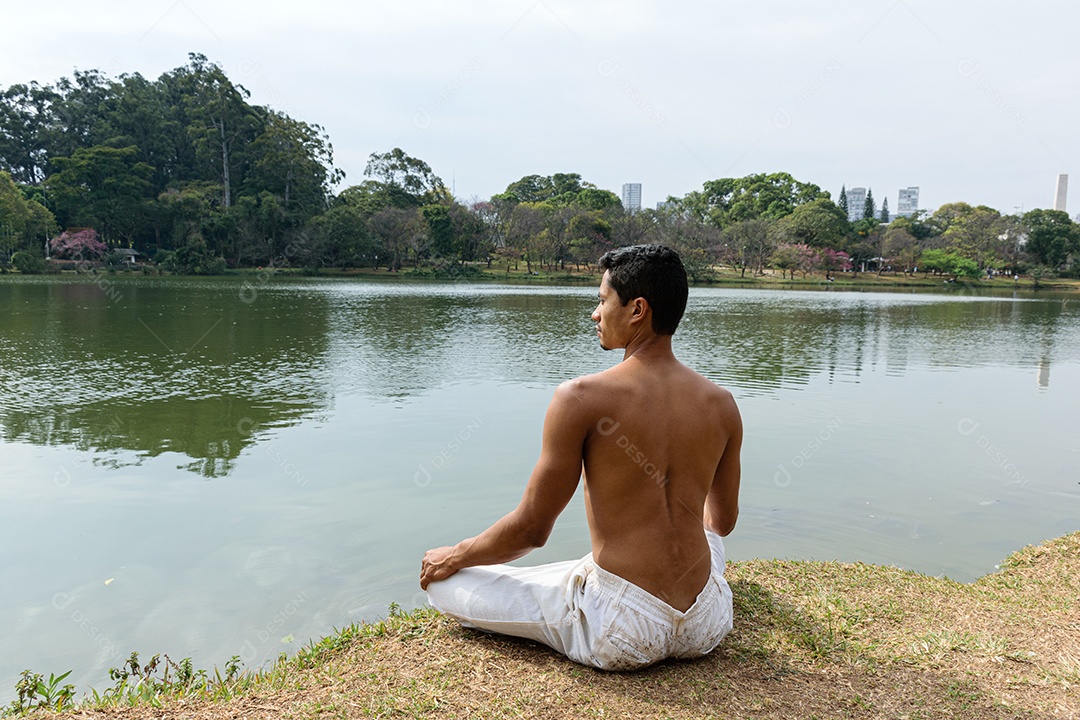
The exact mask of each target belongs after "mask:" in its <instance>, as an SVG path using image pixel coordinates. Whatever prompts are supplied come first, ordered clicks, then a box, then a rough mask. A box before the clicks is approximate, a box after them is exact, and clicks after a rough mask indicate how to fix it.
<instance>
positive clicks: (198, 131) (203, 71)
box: [185, 53, 263, 208]
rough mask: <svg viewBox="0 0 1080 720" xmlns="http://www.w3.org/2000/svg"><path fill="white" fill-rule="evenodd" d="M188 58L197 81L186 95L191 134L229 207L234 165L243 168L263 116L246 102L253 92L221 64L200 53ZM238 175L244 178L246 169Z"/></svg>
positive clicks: (199, 155)
mask: <svg viewBox="0 0 1080 720" xmlns="http://www.w3.org/2000/svg"><path fill="white" fill-rule="evenodd" d="M188 58H189V60H190V71H189V72H190V74H191V76H192V80H193V84H194V92H193V93H192V94H190V95H188V96H187V97H186V98H185V100H186V102H187V112H188V114H189V116H190V118H191V121H192V122H191V124H190V125H189V126H188V134H189V135H190V136H191V139H192V142H193V144H194V146H195V152H196V157H198V158H199V159H200V160H201V161H202V162H203V163H205V164H206V165H207V166H208V167H215V168H216V169H217V172H218V178H219V179H220V181H221V188H222V205H224V206H225V207H226V208H227V207H230V206H231V205H232V202H233V193H232V187H233V173H234V167H237V169H240V168H239V166H240V165H241V163H242V162H243V161H244V160H246V158H245V155H246V152H247V149H248V145H250V143H251V142H253V141H254V140H255V138H256V137H257V136H258V135H259V133H260V132H261V131H262V128H263V117H262V115H261V113H260V112H257V111H256V110H255V108H252V107H251V106H250V105H248V104H247V99H248V98H249V97H250V96H251V93H249V92H248V91H247V89H246V88H245V87H244V86H243V85H234V84H233V83H232V81H231V80H229V78H228V77H227V76H226V75H225V72H224V71H223V70H222V69H221V67H220V66H218V65H217V64H216V63H211V62H209V61H207V59H206V56H205V55H200V54H198V53H190V54H189V55H188ZM239 175H240V177H243V172H240V173H239Z"/></svg>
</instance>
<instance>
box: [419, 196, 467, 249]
mask: <svg viewBox="0 0 1080 720" xmlns="http://www.w3.org/2000/svg"><path fill="white" fill-rule="evenodd" d="M420 217H421V218H423V220H424V224H425V226H426V230H427V234H428V239H429V240H430V242H431V249H432V251H433V252H434V254H435V256H436V257H439V258H444V259H450V260H457V259H458V257H459V253H458V248H456V247H455V244H454V226H453V222H452V221H451V219H450V210H449V208H447V207H446V206H445V205H425V206H423V207H422V208H420Z"/></svg>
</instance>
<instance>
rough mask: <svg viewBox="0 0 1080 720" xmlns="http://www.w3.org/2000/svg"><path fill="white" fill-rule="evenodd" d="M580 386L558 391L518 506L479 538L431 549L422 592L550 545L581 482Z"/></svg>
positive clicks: (584, 423) (584, 426) (583, 430)
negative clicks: (469, 569)
mask: <svg viewBox="0 0 1080 720" xmlns="http://www.w3.org/2000/svg"><path fill="white" fill-rule="evenodd" d="M578 382H580V381H575V380H572V381H569V382H565V383H563V384H562V385H560V386H559V388H558V389H557V390H556V391H555V396H554V397H553V398H552V400H551V404H550V405H549V406H548V410H547V415H546V416H545V418H544V434H543V443H542V447H541V450H540V459H539V460H538V461H537V463H536V467H535V468H533V471H532V475H531V476H530V477H529V483H528V485H527V486H526V488H525V495H524V497H522V498H521V502H520V503H519V504H518V506H517V507H516V508H514V510H512V511H511V512H509V513H508V514H506V515H504V516H503V517H502V518H500V519H499V520H498V521H496V522H495V524H493V525H492V526H491V527H489V528H488V529H487V530H485V531H484V532H482V533H480V534H479V535H477V536H476V537H472V538H468V539H465V540H462V541H461V542H459V543H458V544H457V545H455V546H453V547H442V548H435V549H434V550H428V551H427V553H425V554H424V560H423V563H422V564H421V570H420V587H421V588H422V589H424V590H426V589H427V586H428V583H430V582H433V581H435V580H443V579H445V578H448V577H450V576H451V575H453V574H454V573H456V572H457V571H458V570H460V569H462V568H467V567H472V566H473V565H492V564H495V563H504V562H509V561H510V560H516V559H517V558H519V557H521V556H522V555H525V554H526V553H528V552H529V551H530V550H533V549H535V548H538V547H541V546H543V544H544V543H545V542H547V539H548V536H549V535H550V534H551V529H552V528H553V527H554V526H555V520H556V518H558V517H559V514H560V513H561V512H562V511H563V509H564V508H565V507H566V505H567V503H569V502H570V498H572V497H573V496H574V491H575V490H577V486H578V481H580V480H581V462H582V451H583V449H584V446H585V438H586V436H587V434H588V429H589V427H590V426H589V422H588V417H587V416H586V413H585V412H584V406H583V405H582V403H581V401H580V400H579V396H578V392H579V390H578V388H577V387H576V385H577V383H578Z"/></svg>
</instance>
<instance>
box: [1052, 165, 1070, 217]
mask: <svg viewBox="0 0 1080 720" xmlns="http://www.w3.org/2000/svg"><path fill="white" fill-rule="evenodd" d="M1068 196H1069V176H1068V175H1066V174H1065V173H1061V174H1060V175H1058V179H1057V189H1056V190H1055V191H1054V209H1055V210H1061V211H1062V212H1065V200H1066V199H1068Z"/></svg>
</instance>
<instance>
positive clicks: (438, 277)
mask: <svg viewBox="0 0 1080 720" xmlns="http://www.w3.org/2000/svg"><path fill="white" fill-rule="evenodd" d="M77 276H85V277H87V278H123V277H138V276H149V277H202V278H215V277H216V278H222V277H245V278H251V277H255V278H258V279H259V281H260V282H261V283H265V282H269V281H270V279H271V278H273V277H289V278H301V277H313V278H360V279H378V280H390V281H393V280H403V281H425V280H428V281H446V280H458V281H465V282H469V281H477V282H505V283H513V284H526V285H531V284H538V285H539V284H543V285H550V284H558V283H568V284H574V285H582V284H585V285H589V284H597V285H598V284H599V282H600V275H599V274H598V273H596V272H595V271H594V270H592V269H589V270H577V269H573V268H567V269H565V270H561V269H560V270H546V269H545V270H538V271H534V272H533V273H532V274H530V273H528V272H526V271H525V270H524V269H523V268H519V269H518V270H511V271H510V272H506V271H505V270H500V269H497V268H490V269H489V268H487V266H486V263H465V264H461V265H456V266H450V267H433V266H423V265H422V266H420V267H416V268H405V269H402V270H399V271H396V272H393V271H389V270H385V269H382V268H350V269H347V270H340V269H336V268H324V269H321V270H319V271H317V272H312V271H310V270H305V269H302V268H293V267H272V268H237V269H233V270H229V271H227V272H226V273H225V274H223V275H181V274H173V273H165V272H159V271H158V270H157V269H156V268H153V267H152V266H144V265H136V266H134V267H132V268H130V269H127V268H125V269H121V270H119V271H115V272H114V271H109V270H106V269H104V268H93V269H92V270H90V271H87V270H81V271H79V272H72V271H63V272H60V273H53V274H45V275H33V276H32V277H38V278H43V279H44V278H49V277H64V278H68V277H77ZM5 277H10V278H17V277H23V276H21V275H20V274H19V273H17V272H15V273H5V274H0V280H2V279H3V278H5ZM27 277H31V276H27ZM690 284H691V286H692V287H743V288H782V289H823V288H838V289H858V290H866V289H878V290H887V289H890V288H926V289H937V290H942V291H945V292H948V291H958V292H979V291H983V290H993V291H1009V290H1026V291H1042V290H1053V291H1068V292H1080V280H1077V279H1071V278H1054V279H1051V280H1041V281H1039V282H1037V283H1036V282H1035V281H1034V280H1033V279H1032V278H1031V276H1028V275H1025V276H1021V277H1020V279H1019V280H1017V281H1014V280H1013V279H1012V278H1011V277H1006V276H997V277H994V278H993V279H991V280H986V279H978V280H967V279H963V278H960V279H953V278H950V277H949V276H947V275H933V274H929V275H925V274H922V273H915V274H914V275H907V274H905V273H885V274H882V275H878V274H877V273H873V272H860V273H852V272H836V273H833V279H832V280H827V279H826V277H825V276H824V275H823V274H820V273H810V274H807V275H805V276H801V277H797V278H794V279H792V278H790V277H777V276H776V274H775V272H774V271H771V270H769V271H766V272H765V273H764V274H762V275H753V274H750V273H748V274H747V275H746V276H743V275H742V274H741V273H740V272H739V271H736V270H731V269H730V268H720V269H716V268H713V269H712V270H711V272H710V277H708V278H707V279H699V280H698V281H696V282H695V281H694V280H691V282H690Z"/></svg>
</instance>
